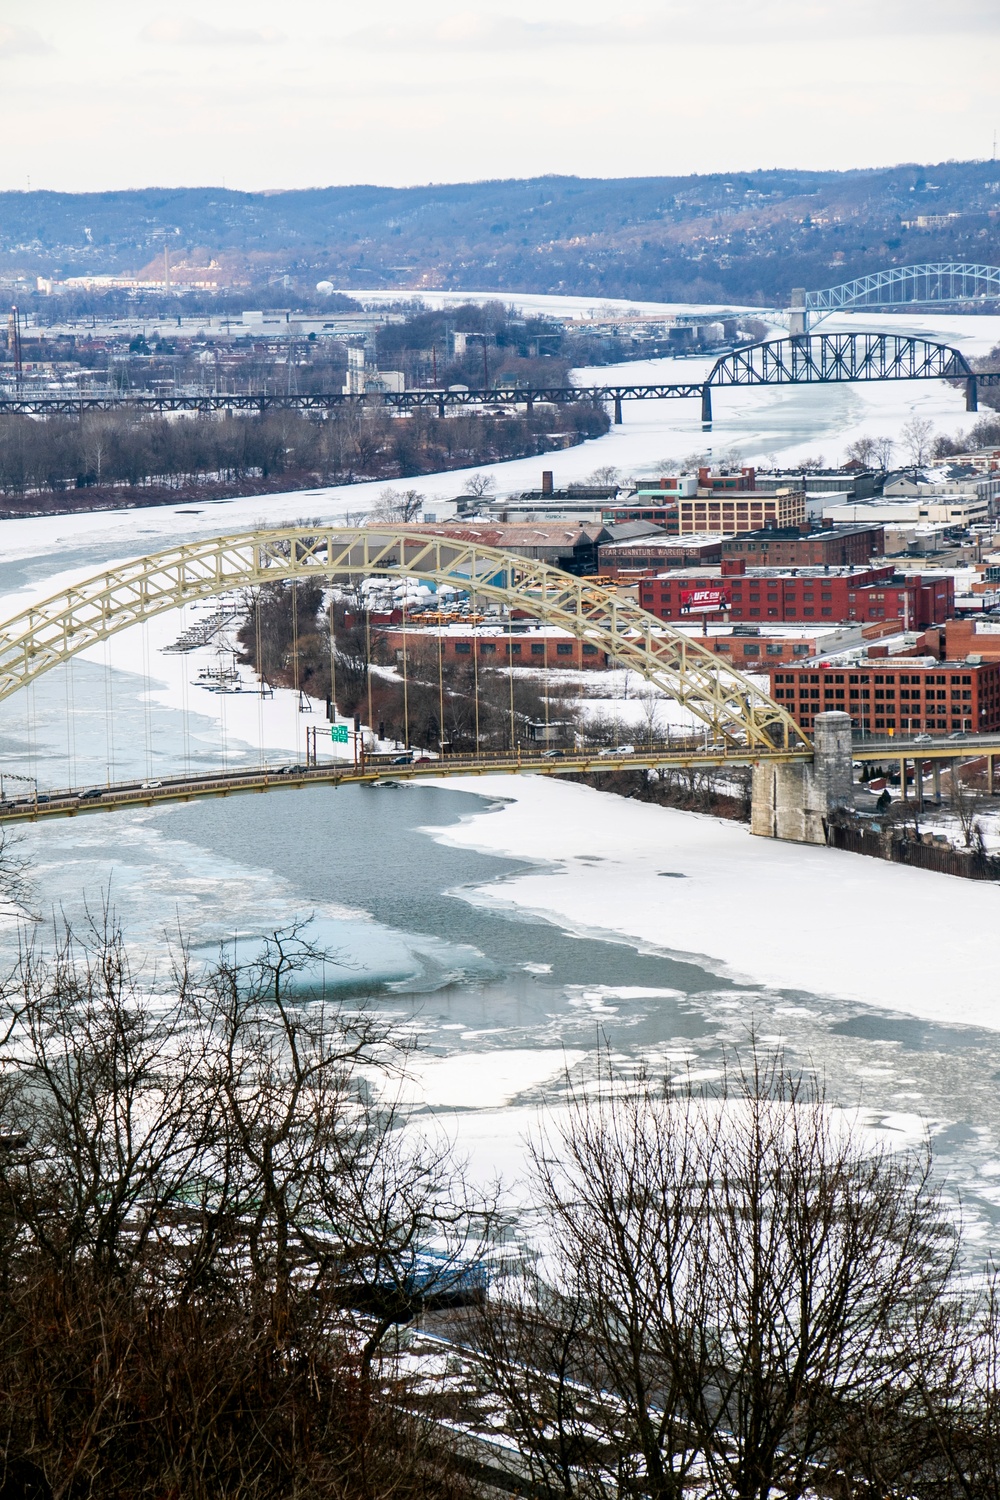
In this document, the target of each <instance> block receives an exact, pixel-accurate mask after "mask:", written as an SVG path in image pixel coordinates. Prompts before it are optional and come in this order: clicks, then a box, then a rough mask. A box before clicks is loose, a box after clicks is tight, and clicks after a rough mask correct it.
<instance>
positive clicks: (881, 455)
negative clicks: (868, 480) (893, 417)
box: [873, 437, 896, 474]
mask: <svg viewBox="0 0 1000 1500" xmlns="http://www.w3.org/2000/svg"><path fill="white" fill-rule="evenodd" d="M874 443H875V447H874V449H873V453H874V457H875V462H876V463H877V464H878V466H879V469H880V471H881V472H882V473H883V474H887V473H888V472H889V466H890V464H891V463H892V455H893V452H894V450H895V447H896V444H895V441H894V439H892V438H891V437H877V438H875V439H874Z"/></svg>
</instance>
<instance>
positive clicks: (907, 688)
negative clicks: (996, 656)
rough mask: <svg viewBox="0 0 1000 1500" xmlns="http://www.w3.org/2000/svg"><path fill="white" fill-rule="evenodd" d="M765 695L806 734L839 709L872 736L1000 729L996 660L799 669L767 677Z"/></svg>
mask: <svg viewBox="0 0 1000 1500" xmlns="http://www.w3.org/2000/svg"><path fill="white" fill-rule="evenodd" d="M769 675H770V681H771V695H772V697H773V698H775V699H776V701H777V702H778V703H782V704H784V706H785V708H787V709H788V711H789V713H791V714H792V716H793V717H794V718H795V720H796V722H797V723H798V724H801V726H802V728H803V729H804V730H806V731H808V730H810V729H811V728H812V726H813V721H814V719H815V717H816V715H817V714H818V713H823V712H825V711H827V710H829V709H838V710H840V711H842V712H845V713H849V714H850V715H851V722H852V723H853V725H854V727H855V728H856V729H863V730H869V731H872V732H875V733H881V732H888V731H889V730H892V731H893V733H898V734H915V733H916V732H917V731H918V730H919V731H926V732H927V733H937V734H941V733H945V732H947V733H954V732H955V731H956V730H965V731H966V732H967V733H970V734H979V733H986V732H988V731H991V730H996V729H1000V661H990V662H983V661H935V660H934V658H933V657H928V656H918V657H906V656H885V657H877V656H876V657H873V656H870V655H869V656H867V657H864V658H862V659H860V660H857V661H849V660H848V661H844V660H842V661H829V662H822V663H818V662H816V661H810V662H805V663H803V664H801V665H800V666H795V667H787V666H786V667H784V668H783V669H781V670H779V669H775V670H773V671H771V672H770V674H769Z"/></svg>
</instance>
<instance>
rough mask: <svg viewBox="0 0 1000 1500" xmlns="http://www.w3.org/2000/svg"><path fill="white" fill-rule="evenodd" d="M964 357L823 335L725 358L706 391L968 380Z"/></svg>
mask: <svg viewBox="0 0 1000 1500" xmlns="http://www.w3.org/2000/svg"><path fill="white" fill-rule="evenodd" d="M972 375H973V371H972V369H971V367H970V366H969V364H968V361H967V360H966V358H965V356H964V355H963V354H962V353H961V351H960V350H958V349H952V348H951V347H949V345H947V344H937V343H932V342H931V341H930V340H928V339H921V338H914V337H911V336H909V335H906V334H895V333H818V334H806V335H803V336H800V337H798V338H787V339H771V340H769V341H765V342H763V343H760V344H748V345H747V346H746V348H744V349H734V350H733V351H732V352H731V353H730V354H724V355H723V356H722V357H721V358H720V359H718V360H717V361H716V363H715V365H714V366H713V368H712V370H711V372H710V374H709V375H708V377H707V379H706V382H705V383H706V385H707V386H714V387H716V388H719V387H720V386H737V385H811V384H813V383H821V384H822V383H826V382H831V383H833V382H838V381H867V380H969V379H971V378H972Z"/></svg>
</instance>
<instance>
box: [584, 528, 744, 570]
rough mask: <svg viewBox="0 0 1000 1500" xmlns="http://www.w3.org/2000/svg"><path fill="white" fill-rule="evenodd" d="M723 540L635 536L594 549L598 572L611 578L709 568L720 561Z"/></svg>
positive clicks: (703, 537) (714, 537)
mask: <svg viewBox="0 0 1000 1500" xmlns="http://www.w3.org/2000/svg"><path fill="white" fill-rule="evenodd" d="M722 541H723V539H722V537H721V536H717V535H713V534H712V533H709V534H708V535H707V536H699V535H698V534H697V533H695V534H694V535H693V536H681V537H678V536H675V537H670V536H664V535H663V533H662V532H661V533H660V534H659V536H657V535H655V534H654V535H652V536H645V537H634V538H632V539H631V540H625V541H608V542H601V544H600V545H599V546H598V549H597V566H598V571H599V572H601V573H604V574H607V575H609V576H610V577H612V578H616V577H618V575H619V574H621V573H637V572H639V573H654V572H659V571H660V570H661V569H664V568H677V567H689V568H692V567H694V568H696V567H699V566H700V565H701V564H702V563H707V564H709V565H710V566H714V565H715V564H717V563H718V562H719V561H720V560H721V558H722Z"/></svg>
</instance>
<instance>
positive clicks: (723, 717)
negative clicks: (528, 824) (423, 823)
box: [0, 526, 813, 822]
mask: <svg viewBox="0 0 1000 1500" xmlns="http://www.w3.org/2000/svg"><path fill="white" fill-rule="evenodd" d="M359 579H382V580H386V581H387V582H388V581H392V580H402V579H415V580H420V581H422V582H430V583H434V584H436V585H442V584H448V585H452V586H454V587H455V588H457V589H459V590H462V591H467V592H468V593H469V594H470V595H472V596H475V598H476V599H480V600H488V601H495V602H497V603H499V604H500V605H502V606H506V607H507V608H508V609H510V608H517V609H518V610H521V611H524V612H525V613H526V614H529V615H532V616H534V617H536V618H537V619H538V620H540V621H543V622H544V623H546V624H548V625H552V626H558V627H560V628H561V629H564V630H566V631H568V632H570V633H571V634H572V635H574V636H576V637H577V638H578V639H580V640H581V641H583V642H586V643H588V644H591V645H593V646H596V647H597V648H598V650H600V651H602V652H606V653H607V654H608V656H609V657H610V658H612V659H613V660H614V661H615V662H617V663H618V664H619V665H621V666H623V667H628V668H631V669H632V670H634V671H635V672H637V673H638V674H640V675H641V676H642V677H643V678H645V679H646V681H647V682H649V683H650V684H651V685H653V686H654V687H656V688H657V689H659V690H660V691H661V692H663V693H664V694H666V695H667V696H669V697H671V698H674V699H676V701H677V702H678V703H680V704H682V705H683V706H684V707H685V708H686V709H688V710H689V711H690V713H691V714H692V715H693V716H694V718H695V719H697V720H700V721H701V724H702V725H703V726H704V729H703V731H702V733H701V735H699V736H690V737H687V738H685V739H683V740H682V741H681V742H680V743H675V744H673V745H656V746H653V745H650V746H649V747H647V748H640V749H639V750H637V751H632V752H629V753H614V754H612V755H608V754H607V753H605V754H599V753H598V752H597V751H596V750H595V751H579V750H577V751H571V752H567V753H566V754H564V755H562V756H558V757H557V756H554V755H552V754H551V753H550V754H544V753H526V752H524V751H523V750H522V751H518V750H516V749H512V750H511V751H510V752H509V753H508V752H504V753H500V754H496V753H482V754H480V753H477V754H475V755H472V756H465V755H461V756H460V755H454V756H452V755H444V756H442V757H441V758H440V759H433V760H427V761H423V762H421V761H419V759H418V761H417V762H416V763H410V764H406V765H400V764H393V765H392V767H391V775H392V776H393V777H404V776H405V777H418V776H442V775H468V774H470V773H474V772H485V771H494V770H497V771H499V770H503V771H525V770H531V771H539V772H543V773H549V774H551V773H554V772H559V771H563V772H565V771H571V770H572V771H589V770H597V769H601V770H611V769H620V768H622V767H624V766H629V767H636V768H642V767H651V766H667V765H679V766H690V765H700V766H706V767H707V766H721V765H727V764H734V765H760V766H762V765H764V764H765V763H767V762H775V763H777V764H779V765H780V764H782V763H783V764H786V765H788V764H793V763H795V762H808V761H811V759H812V755H813V750H812V746H811V744H810V743H809V741H808V740H807V739H806V737H805V736H804V735H803V733H802V731H801V730H800V728H799V727H798V725H797V724H796V722H795V720H794V719H793V718H792V717H791V716H790V714H789V713H788V712H787V710H786V709H784V708H783V707H782V706H781V705H780V704H778V703H775V702H774V701H773V700H772V699H771V698H770V697H769V696H768V695H767V693H765V692H763V691H762V690H761V688H760V687H758V686H757V685H756V684H755V683H754V682H753V681H752V680H751V679H750V678H749V677H746V676H744V675H743V674H742V673H740V672H738V671H736V670H735V669H734V668H733V667H732V666H730V665H729V664H728V663H725V662H723V661H722V660H720V658H719V657H718V656H716V655H715V654H714V653H712V652H711V651H709V650H708V649H707V648H706V647H705V646H703V645H702V644H701V643H700V642H699V641H698V640H695V639H692V638H691V637H689V636H687V635H684V634H683V633H682V632H680V631H678V630H673V629H671V628H670V627H669V626H667V625H665V624H662V623H661V622H659V621H657V620H655V619H654V618H653V616H651V615H649V614H648V613H647V612H646V611H645V610H642V609H640V608H639V606H638V605H636V604H634V603H632V601H631V600H628V599H623V598H621V597H619V596H618V594H617V593H616V592H615V591H613V590H609V589H606V588H602V587H600V586H598V585H596V584H594V583H591V582H589V581H587V580H585V579H580V578H575V577H573V576H572V575H570V574H568V573H565V572H563V571H562V570H561V569H559V568H554V567H551V566H549V565H547V564H545V563H541V562H535V561H532V560H530V559H526V558H522V557H517V556H514V555H512V554H510V553H506V552H502V551H498V550H497V549H495V548H491V547H483V546H480V545H479V544H478V543H476V542H467V541H457V540H454V539H452V538H448V537H443V536H435V535H431V534H429V533H427V532H425V531H422V530H419V529H407V528H406V527H402V528H396V527H348V526H296V527H286V528H278V529H273V530H272V529H260V530H254V531H247V532H242V533H238V534H234V535H229V536H218V537H211V538H208V539H206V540H202V541H196V542H188V543H184V544H183V545H180V546H177V547H171V548H168V549H166V550H165V551H162V552H157V553H154V554H152V555H151V556H148V557H140V558H136V559H133V560H131V561H128V562H123V563H120V564H118V565H116V566H114V567H111V568H108V569H106V570H105V571H103V572H101V573H98V574H95V575H94V576H93V577H92V578H88V579H86V580H84V581H83V582H81V583H76V584H73V585H72V586H71V587H70V588H67V589H65V590H64V591H63V592H61V593H58V594H54V595H53V596H52V597H51V598H49V599H46V600H44V601H43V602H42V603H39V604H35V605H32V606H31V607H30V608H28V609H26V610H24V611H22V613H21V614H19V615H16V616H15V617H14V618H13V619H10V620H8V621H6V622H5V623H3V624H0V699H4V698H8V697H10V696H11V694H13V693H15V692H17V691H18V690H19V689H20V688H22V687H25V686H27V685H28V684H29V683H31V682H33V681H34V680H35V679H36V678H38V677H40V676H41V675H42V674H43V673H45V672H47V671H49V670H51V668H53V667H55V666H57V665H59V664H60V663H63V662H67V661H69V660H70V659H71V658H72V657H73V656H75V655H76V654H77V653H79V652H80V651H83V650H86V649H87V648H88V647H90V646H93V645H94V644H95V643H97V642H99V641H104V640H107V639H108V638H109V637H111V636H113V635H116V634H117V633H118V632H119V631H123V630H127V629H129V628H130V627H132V626H135V625H138V624H141V623H142V622H143V621H145V620H149V619H152V618H153V617H154V616H156V615H159V614H162V613H164V612H166V611H169V610H176V609H179V608H181V607H182V606H183V605H185V604H187V603H190V602H192V601H195V600H199V599H207V598H211V597H213V596H217V595H221V594H227V593H230V592H232V591H234V590H239V589H242V588H254V587H257V586H260V585H264V584H272V583H279V582H285V581H296V580H299V581H303V580H312V581H319V582H322V583H327V584H328V583H341V584H346V583H350V582H356V581H357V580H359ZM386 774H387V772H386V760H385V758H376V759H375V760H372V759H369V760H368V761H367V762H364V763H361V764H359V765H357V766H350V765H344V764H343V763H331V764H330V765H324V766H316V767H294V768H291V769H289V768H282V769H281V770H277V769H275V768H266V767H260V768H257V769H250V768H248V769H244V770H241V771H239V772H233V773H224V774H215V775H200V776H193V777H170V778H167V777H164V778H163V779H162V780H161V782H159V783H158V784H156V785H145V786H144V785H142V784H141V783H137V782H134V781H133V782H122V783H118V784H115V785H112V786H108V787H105V788H100V789H94V788H92V789H89V790H88V791H85V792H75V791H65V792H54V793H49V794H42V795H37V794H36V795H35V796H33V797H32V798H31V799H23V800H21V801H16V802H10V801H5V802H4V803H3V804H2V806H0V821H4V822H10V821H20V820H26V819H31V820H33V819H36V818H39V817H51V816H60V815H62V816H65V815H69V814H75V813H81V812H87V811H91V810H93V811H97V810H98V809H110V808H114V807H134V806H137V805H149V804H152V803H159V802H175V801H186V800H189V799H190V798H193V797H205V796H225V795H229V794H232V793H234V792H243V791H266V790H270V789H272V788H275V787H281V786H284V787H289V786H302V785H305V784H307V783H311V782H326V783H331V782H332V783H340V782H350V781H371V780H373V779H377V778H379V777H384V776H385V775H386Z"/></svg>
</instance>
